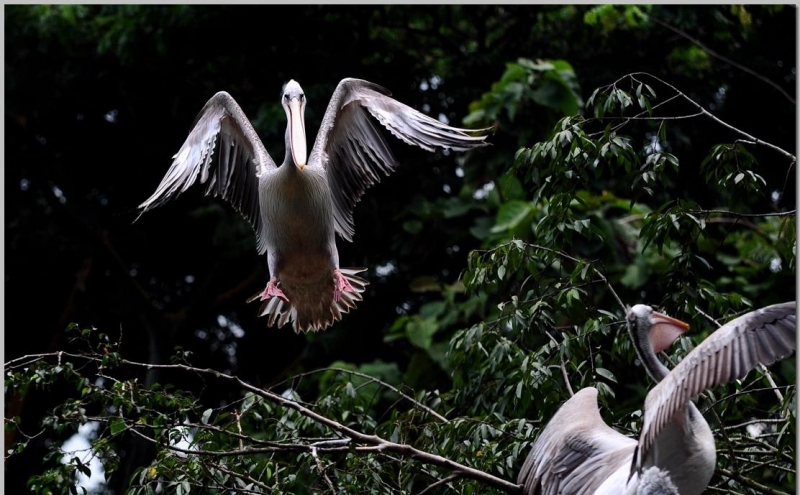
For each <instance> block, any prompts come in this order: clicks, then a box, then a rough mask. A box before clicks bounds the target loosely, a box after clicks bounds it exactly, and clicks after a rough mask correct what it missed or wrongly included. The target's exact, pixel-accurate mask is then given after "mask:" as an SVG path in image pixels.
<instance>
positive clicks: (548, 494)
mask: <svg viewBox="0 0 800 495" xmlns="http://www.w3.org/2000/svg"><path fill="white" fill-rule="evenodd" d="M635 447H636V440H634V439H632V438H628V437H626V436H625V435H623V434H621V433H619V432H617V431H615V430H613V429H612V428H610V427H609V426H608V425H607V424H606V423H605V422H604V421H603V418H602V417H601V416H600V411H599V409H598V407H597V389H596V388H594V387H587V388H584V389H581V390H580V391H578V393H576V394H575V395H574V396H572V397H571V398H570V399H569V400H568V401H567V402H565V403H564V405H562V406H561V408H559V410H558V412H556V414H555V415H554V416H553V418H552V419H551V420H550V422H548V423H547V426H545V428H544V430H543V431H542V433H541V434H540V435H539V438H537V439H536V442H535V443H534V444H533V448H532V449H531V452H530V453H529V454H528V457H527V458H526V459H525V463H524V464H523V465H522V469H521V470H520V472H519V475H518V476H517V483H519V484H521V485H522V491H523V493H524V494H525V495H592V494H593V493H594V491H595V490H596V489H597V488H598V487H599V486H600V485H601V484H602V483H603V482H604V481H605V480H606V479H607V478H608V477H609V476H610V475H611V474H612V473H614V471H616V470H617V469H619V467H620V466H627V465H628V463H630V459H631V456H632V455H633V450H634V448H635Z"/></svg>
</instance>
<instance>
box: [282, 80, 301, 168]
mask: <svg viewBox="0 0 800 495" xmlns="http://www.w3.org/2000/svg"><path fill="white" fill-rule="evenodd" d="M281 103H282V104H283V109H284V110H285V111H286V118H287V119H288V121H289V122H288V123H287V127H286V138H287V143H286V145H287V146H288V147H289V150H288V151H289V152H290V153H291V155H292V160H294V164H295V166H296V167H297V168H298V169H300V170H303V168H304V167H305V166H306V123H305V120H304V119H303V112H304V111H305V108H306V95H305V93H303V88H301V87H300V85H299V84H297V81H295V80H294V79H292V80H291V81H289V82H288V83H286V85H285V86H284V87H283V96H282V97H281Z"/></svg>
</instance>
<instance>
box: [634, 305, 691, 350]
mask: <svg viewBox="0 0 800 495" xmlns="http://www.w3.org/2000/svg"><path fill="white" fill-rule="evenodd" d="M687 330H689V325H688V324H687V323H684V322H682V321H681V320H677V319H675V318H672V317H670V316H667V315H665V314H662V313H658V312H656V311H653V308H651V307H650V306H647V305H646V304H637V305H635V306H633V307H632V308H631V309H630V310H629V311H628V331H629V332H630V333H631V338H632V339H633V341H634V343H637V348H638V347H639V345H640V344H639V343H642V342H644V339H645V338H646V339H647V341H648V342H649V343H650V347H652V349H653V352H654V353H656V354H658V353H659V352H661V351H663V350H664V349H666V348H667V347H669V346H671V345H672V343H673V342H675V339H677V338H678V337H680V336H681V334H683V333H684V332H686V331H687ZM637 350H638V349H637Z"/></svg>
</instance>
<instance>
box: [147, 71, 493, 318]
mask: <svg viewBox="0 0 800 495" xmlns="http://www.w3.org/2000/svg"><path fill="white" fill-rule="evenodd" d="M389 95H390V93H389V91H388V90H386V89H384V88H382V87H381V86H378V85H377V84H373V83H370V82H367V81H362V80H359V79H343V80H342V81H341V82H340V83H339V85H338V86H337V87H336V90H335V91H334V93H333V97H332V98H331V100H330V103H328V109H327V110H326V111H325V115H324V117H323V119H322V124H321V126H320V129H319V133H318V134H317V140H316V141H315V143H314V147H313V148H312V149H311V154H310V156H308V159H306V154H307V153H306V129H305V122H304V110H305V105H306V97H305V94H303V90H302V88H301V87H300V85H299V84H298V83H297V82H295V81H294V80H291V81H289V82H288V83H286V85H285V86H284V88H283V96H282V100H281V101H282V103H283V108H284V110H285V111H286V117H287V119H288V123H287V126H286V154H285V156H284V160H283V163H282V164H281V166H280V167H278V166H277V165H276V164H275V162H274V161H273V160H272V158H270V156H269V154H268V153H267V150H266V149H265V148H264V145H263V144H262V143H261V140H260V139H259V138H258V135H257V134H256V131H255V130H254V129H253V126H252V125H251V124H250V122H249V121H248V119H247V117H246V116H245V114H244V112H243V111H242V109H241V108H240V107H239V105H238V104H237V103H236V101H235V100H234V99H233V98H232V97H231V95H229V94H228V93H226V92H224V91H221V92H219V93H217V94H215V95H214V96H213V97H211V99H210V100H208V103H206V105H205V106H204V107H203V109H202V110H201V111H200V114H199V115H198V116H197V118H196V119H195V123H194V124H193V128H192V131H191V132H190V133H189V137H188V138H187V139H186V142H184V143H183V146H182V147H181V149H180V150H179V151H178V153H176V154H175V156H174V157H173V158H174V160H173V162H172V166H171V167H170V169H169V170H168V171H167V174H166V176H164V178H163V179H162V181H161V184H159V186H158V188H157V189H156V191H155V193H153V195H152V196H151V197H150V198H149V199H148V200H147V201H145V202H144V203H142V204H141V205H139V208H140V209H141V210H142V213H143V212H145V211H147V210H148V209H150V208H154V207H156V206H159V205H161V204H163V203H164V202H166V201H167V200H169V199H171V198H173V197H175V196H177V195H179V194H180V193H182V192H183V191H185V190H186V189H187V188H189V186H191V185H192V184H193V183H194V182H195V180H197V177H198V176H199V177H200V182H201V183H203V184H206V183H207V184H208V185H207V187H206V195H209V194H213V195H214V196H222V197H223V198H224V199H226V200H227V201H228V202H230V203H231V204H232V205H233V206H234V207H235V208H236V209H237V210H238V211H239V212H240V213H241V214H242V216H244V218H246V219H247V220H248V221H249V222H250V225H251V226H252V227H253V230H254V231H255V234H256V240H257V247H258V253H259V254H265V253H266V254H267V264H268V267H269V272H270V275H271V278H270V279H269V282H268V283H267V286H266V288H265V289H264V290H263V291H261V292H259V293H258V294H256V295H255V296H253V297H251V298H250V299H248V302H251V301H254V300H260V301H262V304H261V308H260V310H259V316H265V315H266V316H268V324H269V325H273V324H275V323H276V322H277V324H278V326H279V327H282V326H283V325H285V324H286V323H287V322H288V321H289V319H290V318H291V321H292V326H293V328H294V331H295V332H297V333H299V332H307V331H309V330H314V331H317V330H324V329H325V328H327V327H328V326H330V325H332V324H333V323H334V322H335V321H338V320H340V319H341V318H342V313H347V312H349V311H350V309H352V308H355V306H356V302H357V301H361V300H362V296H361V292H363V291H364V288H365V286H366V285H367V282H366V281H365V280H364V279H362V278H360V277H358V276H356V274H357V273H360V272H363V271H365V270H366V268H340V267H339V254H338V251H337V249H336V241H335V236H334V232H335V233H338V234H339V235H340V236H341V237H343V238H344V239H346V240H348V241H352V239H353V234H354V228H353V208H354V207H355V205H356V203H358V201H359V200H360V199H361V196H362V195H363V194H364V192H365V191H366V189H367V188H369V187H370V186H371V185H373V184H374V183H375V182H378V181H379V180H380V176H379V175H378V172H382V173H383V174H384V175H389V174H390V173H391V172H393V171H394V170H395V168H396V167H397V166H398V163H397V161H396V160H395V158H394V156H393V155H392V152H391V150H390V149H389V147H388V145H387V143H386V141H385V140H384V138H383V136H382V135H381V132H380V130H379V128H378V127H377V126H376V125H375V122H374V121H373V120H372V119H371V118H370V117H369V116H370V115H372V117H374V118H375V119H376V120H377V121H378V122H379V123H380V124H382V125H383V126H384V127H385V128H386V129H388V130H389V132H391V134H392V135H394V136H395V137H397V138H399V139H401V140H403V141H405V142H406V143H408V144H412V145H416V146H419V147H420V148H423V149H425V150H428V151H434V150H435V148H437V147H438V148H447V149H452V150H456V151H465V150H469V149H472V148H476V147H478V146H485V145H486V144H487V143H485V142H484V141H485V139H486V137H487V136H486V135H485V134H484V135H480V136H472V135H471V134H469V133H471V132H474V131H471V130H468V129H458V128H455V127H450V126H448V125H445V124H443V123H441V122H439V121H438V120H436V119H433V118H431V117H428V116H427V115H424V114H422V113H420V112H418V111H416V110H414V109H413V108H411V107H409V106H407V105H404V104H402V103H400V102H399V101H397V100H394V99H393V98H390V97H389ZM486 130H487V129H480V130H479V131H486ZM218 137H219V151H218V152H217V156H218V159H217V160H216V161H214V160H212V156H213V155H214V147H215V144H216V143H217V140H218V139H217V138H218Z"/></svg>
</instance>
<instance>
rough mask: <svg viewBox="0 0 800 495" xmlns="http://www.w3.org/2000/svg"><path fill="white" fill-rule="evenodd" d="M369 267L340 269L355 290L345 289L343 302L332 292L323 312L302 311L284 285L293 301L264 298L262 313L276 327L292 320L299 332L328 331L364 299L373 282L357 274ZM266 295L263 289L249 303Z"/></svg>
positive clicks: (260, 313)
mask: <svg viewBox="0 0 800 495" xmlns="http://www.w3.org/2000/svg"><path fill="white" fill-rule="evenodd" d="M366 270H367V269H366V268H340V269H339V271H340V272H341V274H342V275H343V276H344V278H345V279H347V281H348V282H349V283H350V285H351V286H352V287H353V289H354V290H355V292H342V293H341V298H340V300H339V301H334V300H333V294H331V295H330V300H331V302H330V306H329V307H328V308H323V309H322V312H321V314H302V313H300V314H298V308H297V307H295V305H294V304H292V295H291V293H290V292H289V291H288V290H287V289H286V288H284V292H285V293H286V295H287V297H288V298H289V302H288V303H287V302H286V301H284V300H283V299H281V298H280V297H277V296H272V297H270V298H269V299H266V300H263V301H262V303H261V307H260V308H259V310H258V316H266V317H267V325H268V326H276V324H277V327H278V328H281V327H283V326H284V325H286V323H288V322H289V321H291V322H292V328H293V329H294V331H295V333H300V332H303V333H306V332H309V331H314V332H316V331H319V330H325V329H326V328H328V327H329V326H331V325H333V324H334V323H335V322H337V321H339V320H341V319H342V315H344V314H347V313H349V312H350V310H351V309H355V307H356V304H357V303H358V302H359V301H362V300H363V299H364V297H363V296H362V295H361V293H362V292H364V290H365V289H366V287H367V286H368V285H369V282H367V281H366V280H364V279H363V278H361V277H358V276H357V274H358V273H362V272H365V271H366ZM262 294H263V291H262V292H258V293H257V294H255V295H254V296H252V297H251V298H249V299H248V300H247V302H248V303H249V302H253V301H256V300H261V295H262ZM326 309H327V311H326ZM301 311H302V308H301Z"/></svg>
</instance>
